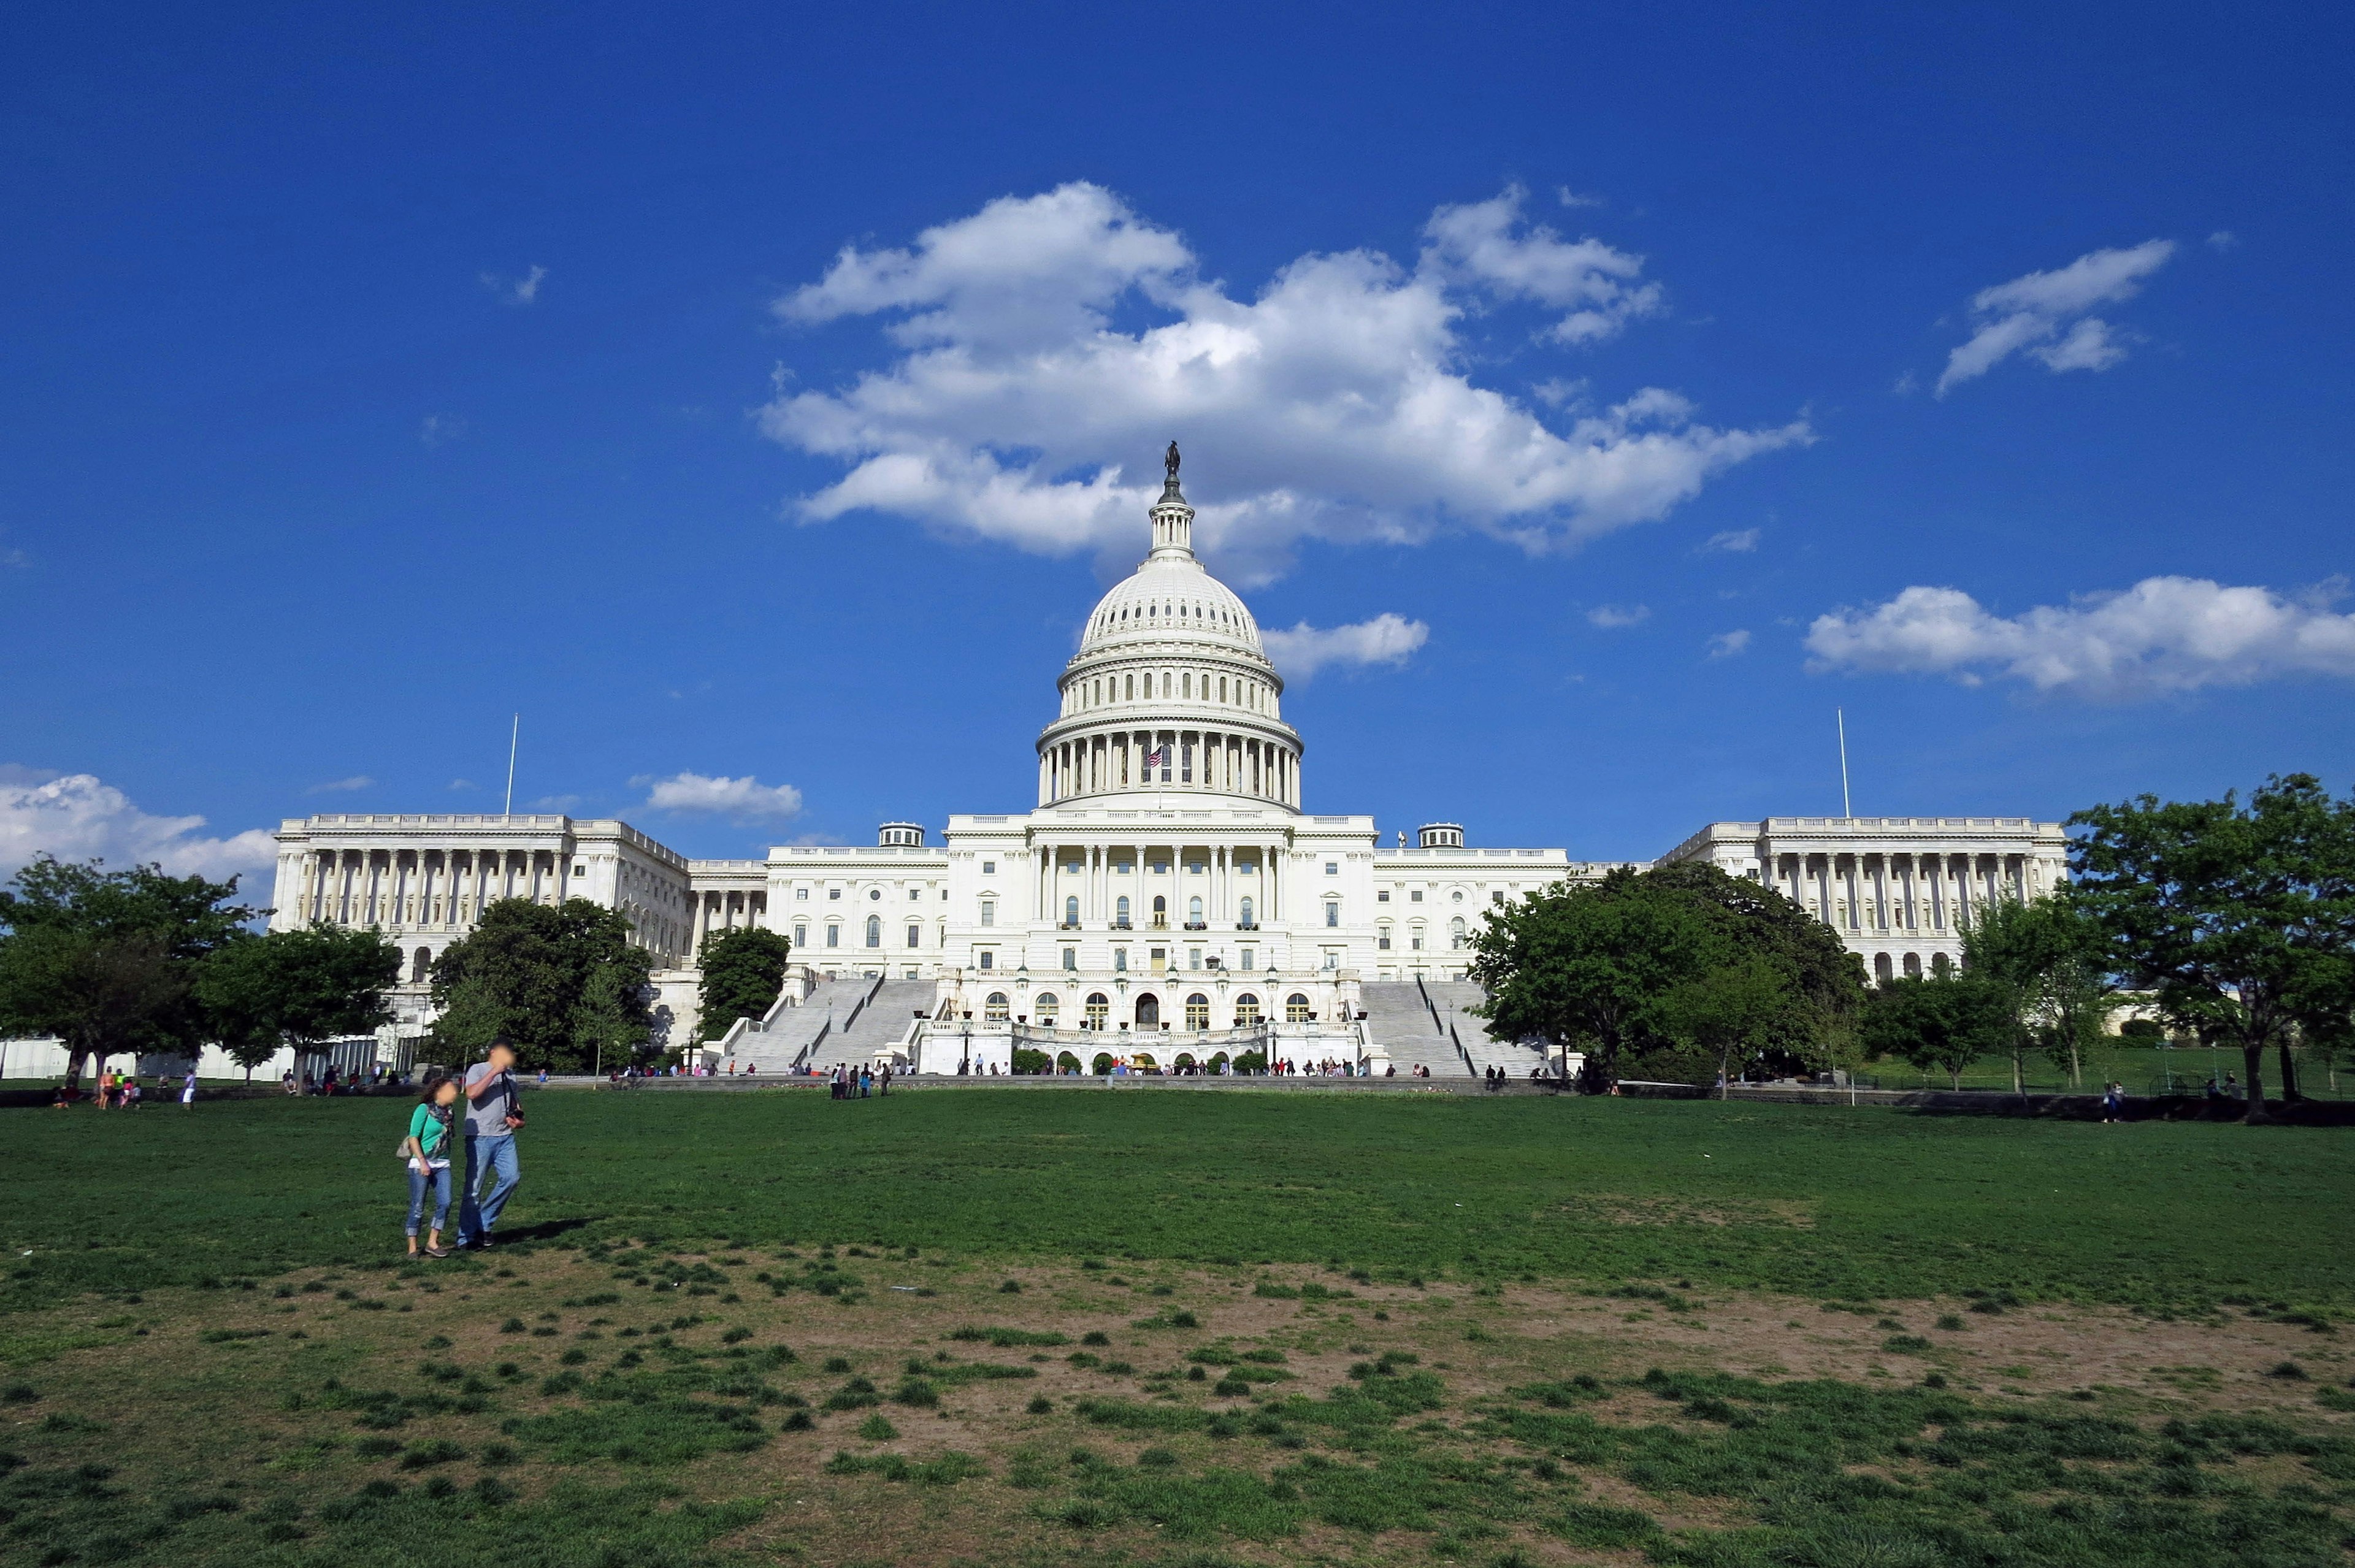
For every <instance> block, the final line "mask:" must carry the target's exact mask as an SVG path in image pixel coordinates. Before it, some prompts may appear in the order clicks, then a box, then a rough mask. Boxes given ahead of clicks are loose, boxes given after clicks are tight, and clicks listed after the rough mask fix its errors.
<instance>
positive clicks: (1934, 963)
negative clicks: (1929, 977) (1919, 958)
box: [1930, 953, 1954, 979]
mask: <svg viewBox="0 0 2355 1568" xmlns="http://www.w3.org/2000/svg"><path fill="white" fill-rule="evenodd" d="M1953 967H1954V965H1953V964H1952V963H1951V962H1950V961H1949V960H1948V959H1947V957H1946V955H1945V954H1943V953H1933V954H1932V955H1930V972H1931V973H1932V974H1934V975H1936V976H1939V977H1940V978H1941V979H1943V978H1945V976H1946V975H1947V974H1948V973H1950V972H1951V971H1952V969H1953Z"/></svg>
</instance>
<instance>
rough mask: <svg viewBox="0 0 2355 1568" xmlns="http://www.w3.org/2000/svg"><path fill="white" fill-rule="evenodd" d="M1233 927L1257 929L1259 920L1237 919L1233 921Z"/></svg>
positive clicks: (1238, 929)
mask: <svg viewBox="0 0 2355 1568" xmlns="http://www.w3.org/2000/svg"><path fill="white" fill-rule="evenodd" d="M1235 929H1236V930H1237V931H1257V930H1258V929H1259V922H1257V921H1255V920H1239V921H1237V922H1235Z"/></svg>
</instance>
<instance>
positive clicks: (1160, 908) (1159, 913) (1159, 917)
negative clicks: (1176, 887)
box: [1153, 893, 1169, 925]
mask: <svg viewBox="0 0 2355 1568" xmlns="http://www.w3.org/2000/svg"><path fill="white" fill-rule="evenodd" d="M1153 923H1154V924H1156V925H1167V924H1168V923H1169V901H1168V900H1167V899H1165V898H1163V897H1162V896H1161V895H1160V894H1159V893H1156V894H1154V895H1153Z"/></svg>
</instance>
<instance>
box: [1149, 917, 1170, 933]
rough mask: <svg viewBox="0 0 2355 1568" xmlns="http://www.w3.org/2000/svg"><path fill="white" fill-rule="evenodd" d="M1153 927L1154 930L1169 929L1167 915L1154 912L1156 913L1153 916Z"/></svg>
mask: <svg viewBox="0 0 2355 1568" xmlns="http://www.w3.org/2000/svg"><path fill="white" fill-rule="evenodd" d="M1153 929H1154V930H1156V931H1167V930H1168V929H1169V917H1168V916H1167V915H1163V914H1156V915H1155V916H1154V917H1153Z"/></svg>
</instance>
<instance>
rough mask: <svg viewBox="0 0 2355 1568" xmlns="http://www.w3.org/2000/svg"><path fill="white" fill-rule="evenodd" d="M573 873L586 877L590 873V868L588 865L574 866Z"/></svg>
mask: <svg viewBox="0 0 2355 1568" xmlns="http://www.w3.org/2000/svg"><path fill="white" fill-rule="evenodd" d="M572 874H573V875H574V876H576V877H585V876H587V875H588V874H589V868H588V867H586V866H575V867H573V868H572Z"/></svg>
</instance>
